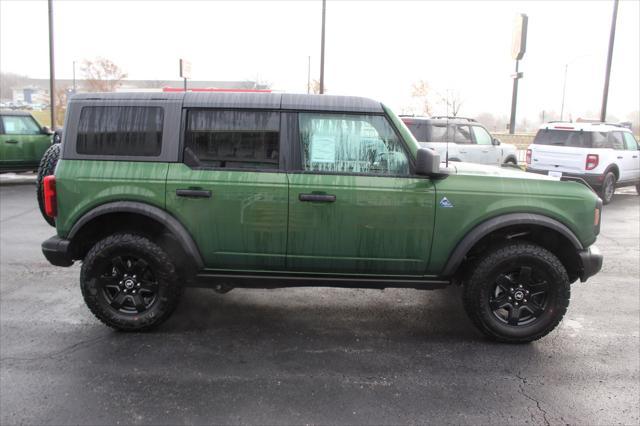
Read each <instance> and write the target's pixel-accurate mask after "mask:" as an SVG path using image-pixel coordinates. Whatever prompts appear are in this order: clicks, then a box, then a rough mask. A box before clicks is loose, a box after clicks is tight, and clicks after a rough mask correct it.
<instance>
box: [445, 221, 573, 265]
mask: <svg viewBox="0 0 640 426" xmlns="http://www.w3.org/2000/svg"><path fill="white" fill-rule="evenodd" d="M512 225H537V226H542V227H544V228H548V229H551V230H553V231H556V232H558V233H559V234H561V235H562V236H564V237H565V238H566V239H567V240H569V242H571V244H572V245H573V246H574V247H575V249H576V251H580V250H583V249H584V247H583V246H582V243H581V242H580V240H579V239H578V237H576V235H575V234H574V233H573V231H571V229H569V228H568V227H567V226H566V225H564V224H563V223H561V222H559V221H557V220H555V219H552V218H550V217H547V216H543V215H540V214H535V213H510V214H505V215H500V216H496V217H493V218H491V219H489V220H487V221H485V222H482V223H480V224H479V225H477V226H476V227H475V228H473V229H472V230H471V231H469V232H468V233H467V235H465V237H464V238H463V239H462V241H460V242H459V243H458V244H457V245H456V248H455V249H454V250H453V252H452V253H451V255H450V256H449V259H448V260H447V263H446V265H445V267H444V270H443V271H442V276H445V277H448V276H452V275H453V274H455V272H456V270H457V269H458V267H459V266H460V264H461V263H462V261H463V260H464V258H465V256H466V255H467V253H469V250H471V248H472V247H473V246H474V245H475V244H476V243H477V242H478V241H480V240H481V239H482V238H484V237H486V236H487V235H489V234H490V233H491V232H493V231H496V230H498V229H501V228H506V227H507V226H512Z"/></svg>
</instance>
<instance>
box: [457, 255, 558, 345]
mask: <svg viewBox="0 0 640 426" xmlns="http://www.w3.org/2000/svg"><path fill="white" fill-rule="evenodd" d="M463 297H464V306H465V309H466V311H467V314H468V315H469V317H470V318H471V320H472V321H473V323H474V324H475V325H476V327H478V328H479V329H480V330H481V331H482V332H483V333H484V334H485V335H487V336H488V337H489V338H491V339H494V340H498V341H501V342H508V343H525V342H531V341H534V340H537V339H540V338H541V337H543V336H546V335H547V334H549V333H550V332H551V331H552V330H553V329H554V328H555V327H556V326H557V325H558V324H559V323H560V321H561V320H562V317H563V316H564V314H565V312H566V311H567V307H568V306H569V298H570V286H569V278H568V275H567V271H566V269H565V268H564V266H563V265H562V263H561V262H560V261H559V260H558V258H557V257H556V256H555V255H554V254H553V253H551V252H550V251H548V250H546V249H545V248H543V247H540V246H538V245H535V244H532V243H528V242H516V243H510V244H507V245H504V246H501V247H498V248H496V249H494V250H493V251H490V252H489V253H488V254H487V256H486V257H485V258H484V259H482V260H481V261H480V262H478V264H477V265H476V266H475V267H474V268H473V270H472V271H471V275H470V278H469V279H468V280H467V282H466V283H465V287H464V292H463Z"/></svg>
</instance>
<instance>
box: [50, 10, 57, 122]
mask: <svg viewBox="0 0 640 426" xmlns="http://www.w3.org/2000/svg"><path fill="white" fill-rule="evenodd" d="M49 101H50V102H49V103H50V104H51V128H52V129H55V127H56V70H55V66H54V58H53V0H49Z"/></svg>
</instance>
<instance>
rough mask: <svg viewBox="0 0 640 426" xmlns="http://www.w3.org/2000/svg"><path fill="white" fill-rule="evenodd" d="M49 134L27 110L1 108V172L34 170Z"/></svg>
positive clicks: (47, 145) (49, 138)
mask: <svg viewBox="0 0 640 426" xmlns="http://www.w3.org/2000/svg"><path fill="white" fill-rule="evenodd" d="M52 135H53V132H52V131H51V130H49V129H48V128H47V127H42V126H40V124H39V123H38V122H37V121H36V119H35V118H33V117H32V116H31V114H29V113H28V112H24V111H0V173H2V172H27V171H31V170H37V169H38V164H39V163H40V159H41V158H42V155H43V154H44V152H45V151H46V150H47V148H49V147H50V146H51V141H52Z"/></svg>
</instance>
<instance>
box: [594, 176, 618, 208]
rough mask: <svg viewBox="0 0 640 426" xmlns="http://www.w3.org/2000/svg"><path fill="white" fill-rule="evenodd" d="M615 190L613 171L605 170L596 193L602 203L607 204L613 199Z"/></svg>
mask: <svg viewBox="0 0 640 426" xmlns="http://www.w3.org/2000/svg"><path fill="white" fill-rule="evenodd" d="M615 192H616V175H615V173H613V172H607V174H605V175H604V179H603V180H602V186H601V187H600V191H598V195H599V196H600V198H601V199H602V204H609V203H610V202H611V200H612V199H613V194H614V193H615Z"/></svg>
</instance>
